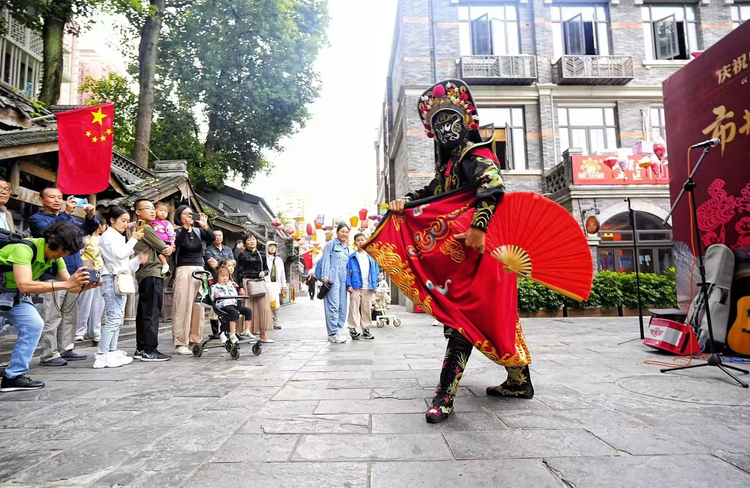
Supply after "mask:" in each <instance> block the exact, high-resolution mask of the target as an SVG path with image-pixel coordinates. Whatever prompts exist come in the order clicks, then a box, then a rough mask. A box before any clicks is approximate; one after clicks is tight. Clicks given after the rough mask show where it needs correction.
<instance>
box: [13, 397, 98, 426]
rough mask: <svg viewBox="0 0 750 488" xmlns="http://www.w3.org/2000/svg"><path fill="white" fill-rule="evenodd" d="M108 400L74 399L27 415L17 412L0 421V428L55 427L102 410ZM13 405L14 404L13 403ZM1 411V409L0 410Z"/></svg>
mask: <svg viewBox="0 0 750 488" xmlns="http://www.w3.org/2000/svg"><path fill="white" fill-rule="evenodd" d="M108 402H109V400H106V399H104V400H98V399H93V398H86V399H80V398H77V399H74V400H70V401H67V402H55V403H52V404H49V405H47V406H45V407H44V408H41V409H38V410H33V409H32V411H30V412H27V413H24V412H23V411H19V412H18V415H16V416H15V417H13V418H10V419H5V420H1V421H0V428H13V429H24V428H32V429H41V428H45V427H56V426H59V425H61V424H62V423H63V422H65V421H66V420H70V419H72V418H74V417H79V416H85V415H87V414H88V413H90V412H94V411H97V410H99V409H102V408H104V407H105V406H106V405H107V403H108ZM14 403H15V402H14ZM0 410H1V409H0Z"/></svg>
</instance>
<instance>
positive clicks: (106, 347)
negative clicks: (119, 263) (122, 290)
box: [97, 275, 128, 354]
mask: <svg viewBox="0 0 750 488" xmlns="http://www.w3.org/2000/svg"><path fill="white" fill-rule="evenodd" d="M101 291H102V297H103V298H104V315H105V316H106V318H107V319H106V322H105V324H104V328H103V329H102V338H101V340H100V341H99V349H98V350H97V353H98V354H106V353H107V352H109V351H115V350H117V338H118V337H120V327H121V326H122V322H123V321H124V320H125V302H126V301H127V300H128V296H127V295H118V294H117V293H115V280H114V278H112V276H111V275H103V276H102V288H101Z"/></svg>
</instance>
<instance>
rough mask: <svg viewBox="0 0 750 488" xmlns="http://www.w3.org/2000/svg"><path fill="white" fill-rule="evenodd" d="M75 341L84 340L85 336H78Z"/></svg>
mask: <svg viewBox="0 0 750 488" xmlns="http://www.w3.org/2000/svg"><path fill="white" fill-rule="evenodd" d="M73 342H83V336H76V337H75V339H74V340H73Z"/></svg>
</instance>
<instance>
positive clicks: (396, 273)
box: [367, 242, 432, 315]
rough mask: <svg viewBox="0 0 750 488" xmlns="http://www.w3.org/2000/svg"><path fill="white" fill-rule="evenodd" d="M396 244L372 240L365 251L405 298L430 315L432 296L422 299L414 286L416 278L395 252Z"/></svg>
mask: <svg viewBox="0 0 750 488" xmlns="http://www.w3.org/2000/svg"><path fill="white" fill-rule="evenodd" d="M395 249H396V246H394V245H393V244H390V243H384V242H374V243H372V244H370V245H369V246H367V252H368V253H369V254H370V256H372V257H373V259H375V262H377V263H378V265H379V266H380V267H381V268H382V269H383V271H385V272H386V273H388V276H390V277H391V279H392V280H393V282H394V283H396V286H398V288H399V290H401V291H402V292H403V293H404V295H406V298H408V299H409V300H411V301H412V302H413V303H414V304H415V305H419V306H420V307H422V309H423V310H424V311H425V313H427V314H429V315H432V307H431V306H430V302H431V301H432V297H429V296H428V297H426V298H425V299H424V301H422V299H421V298H420V296H419V290H418V289H417V288H416V286H414V283H415V282H416V278H415V277H414V273H413V272H412V270H411V268H410V267H409V264H408V262H404V261H403V260H402V259H401V256H399V255H398V254H397V253H396V252H395Z"/></svg>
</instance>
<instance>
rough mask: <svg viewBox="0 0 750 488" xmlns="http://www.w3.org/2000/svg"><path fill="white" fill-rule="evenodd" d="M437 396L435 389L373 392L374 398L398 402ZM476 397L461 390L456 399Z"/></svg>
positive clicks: (393, 389)
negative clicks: (393, 399) (392, 399)
mask: <svg viewBox="0 0 750 488" xmlns="http://www.w3.org/2000/svg"><path fill="white" fill-rule="evenodd" d="M434 394H435V389H434V388H375V389H373V390H372V398H373V399H375V398H395V399H397V400H413V399H417V398H419V399H429V400H432V396H433V395H434ZM467 396H472V397H473V396H474V394H473V393H471V392H470V391H469V390H467V389H466V388H459V389H458V393H457V394H456V398H464V397H467Z"/></svg>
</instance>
